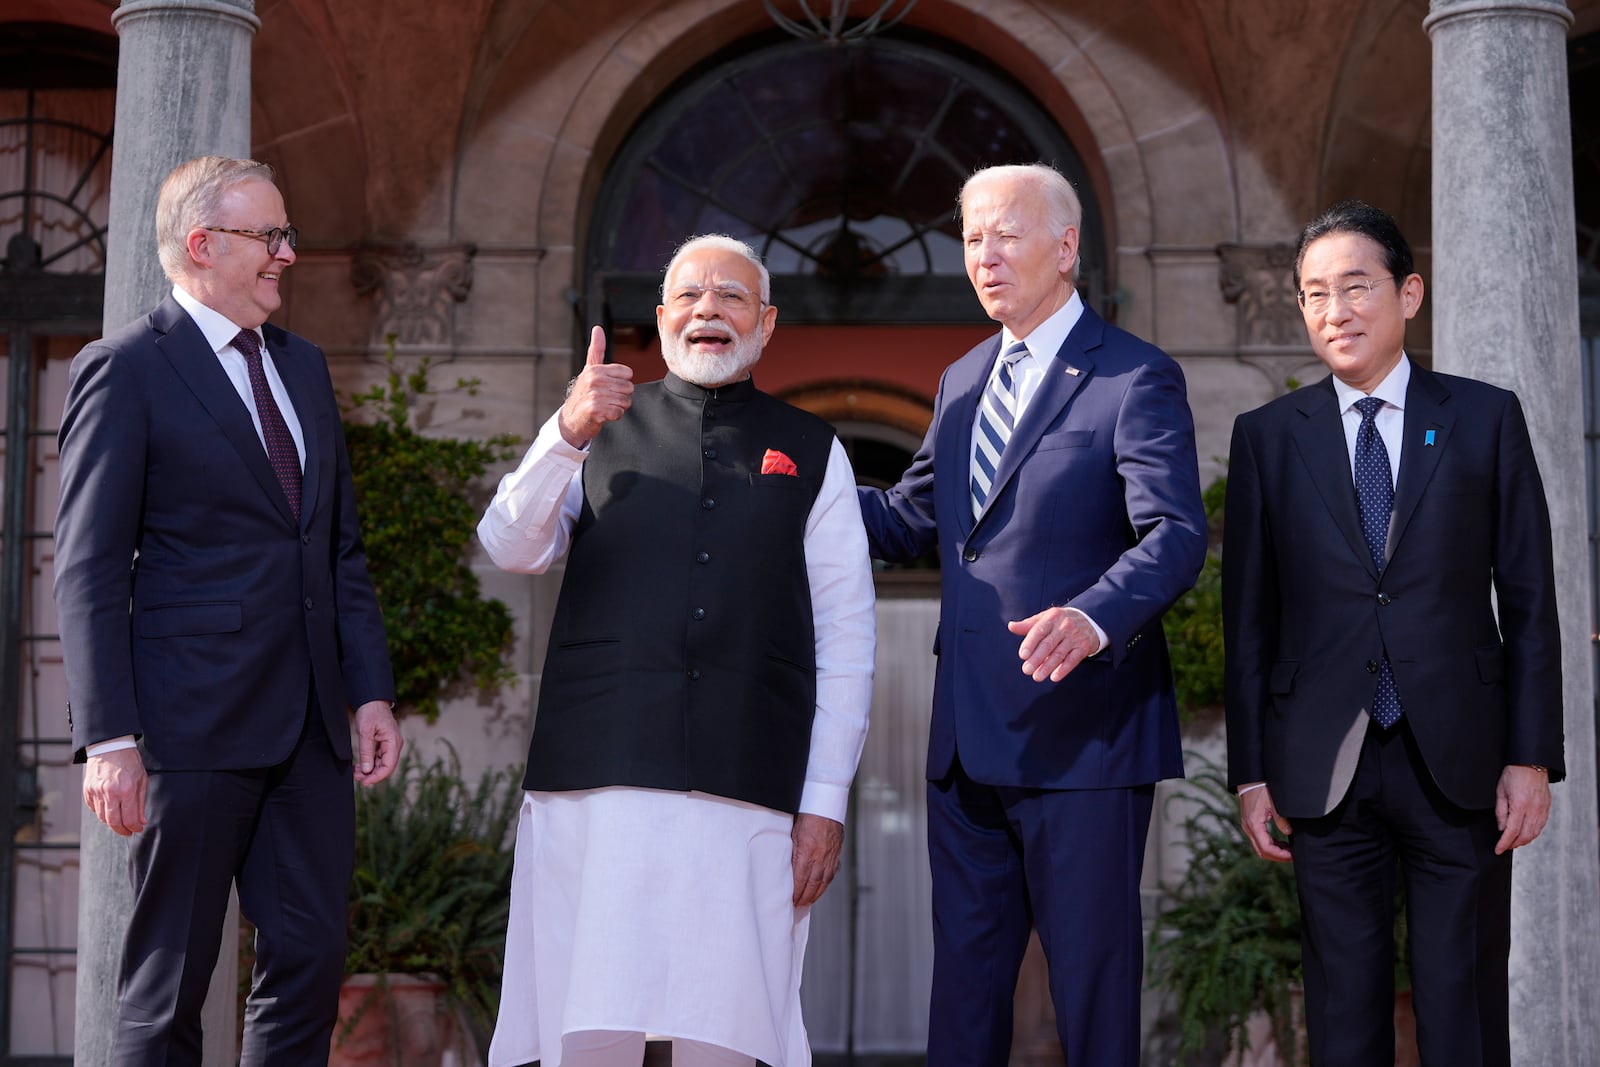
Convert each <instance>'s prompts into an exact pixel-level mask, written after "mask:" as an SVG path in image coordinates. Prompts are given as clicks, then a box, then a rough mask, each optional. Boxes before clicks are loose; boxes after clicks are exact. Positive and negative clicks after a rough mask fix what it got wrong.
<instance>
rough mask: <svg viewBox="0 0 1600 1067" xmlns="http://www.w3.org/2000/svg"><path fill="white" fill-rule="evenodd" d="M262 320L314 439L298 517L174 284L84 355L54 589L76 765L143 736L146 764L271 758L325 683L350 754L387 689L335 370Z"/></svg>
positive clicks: (331, 713)
mask: <svg viewBox="0 0 1600 1067" xmlns="http://www.w3.org/2000/svg"><path fill="white" fill-rule="evenodd" d="M264 333H265V334H266V338H267V346H268V349H269V350H270V351H271V353H272V359H273V362H274V363H275V364H276V366H277V368H278V372H279V375H280V376H281V377H282V379H283V383H284V386H285V387H286V388H287V390H288V392H289V395H290V397H291V400H292V403H293V404H294V409H295V412H296V414H297V416H298V418H299V421H300V425H301V428H302V429H303V431H304V436H305V447H306V463H305V477H304V482H303V487H302V488H303V496H302V502H301V516H300V521H299V522H298V524H297V523H296V522H295V520H294V517H293V514H292V513H291V512H290V510H289V504H288V501H287V500H286V499H285V498H284V495H283V490H282V489H281V488H280V487H279V484H278V481H277V479H276V478H275V477H274V475H273V472H272V468H271V466H270V464H269V463H268V462H267V455H266V450H265V449H264V448H263V446H262V444H261V439H260V438H259V437H257V436H256V432H255V427H254V425H253V424H252V423H251V419H250V412H249V410H248V409H247V408H246V407H245V405H244V403H243V401H241V400H240V398H239V394H238V393H237V392H236V391H235V390H234V388H233V385H232V384H231V383H230V382H229V380H228V377H227V375H226V373H224V371H223V369H222V365H221V364H220V363H219V362H218V360H217V358H216V355H215V353H213V351H212V350H211V346H210V345H209V344H208V343H207V342H206V340H205V337H204V335H203V334H202V333H201V332H200V328H199V327H198V326H196V325H195V323H194V320H193V319H191V318H190V317H189V315H188V313H187V312H185V311H184V310H183V308H182V307H181V306H179V305H178V303H177V302H176V301H175V300H173V299H172V298H171V297H170V296H169V297H168V298H167V299H166V300H164V301H163V302H162V303H161V305H160V306H159V307H157V308H156V309H155V311H153V312H151V313H150V314H149V315H148V316H146V317H145V318H144V319H142V320H140V321H138V322H135V323H133V324H131V325H129V326H127V327H125V328H124V329H122V330H119V331H117V332H116V333H114V334H112V335H111V336H109V337H106V338H104V339H102V340H99V341H96V342H94V343H92V344H90V345H89V346H88V347H87V348H85V349H84V350H83V351H82V352H80V353H79V354H78V356H77V357H76V358H75V359H74V360H73V362H72V371H71V378H70V381H69V384H68V389H67V403H66V413H65V415H64V416H63V419H62V423H61V434H60V445H61V504H60V509H59V512H58V514H57V518H56V583H55V592H56V606H57V612H58V616H59V623H60V630H61V644H62V652H63V656H64V658H65V661H66V671H67V688H68V693H69V696H70V700H71V704H70V715H71V719H72V737H73V746H74V748H75V750H76V757H75V758H76V759H78V760H79V761H81V760H82V759H83V758H84V747H85V746H86V745H89V744H91V743H93V742H96V741H102V740H105V739H107V738H111V737H116V736H120V735H122V734H135V735H138V736H139V737H140V738H141V743H140V747H141V749H142V751H143V755H144V760H145V764H146V766H147V767H149V768H151V769H167V770H192V769H201V768H207V769H243V768H251V767H266V766H271V765H273V764H275V763H278V762H281V761H282V760H283V759H284V758H285V757H287V756H288V754H289V752H290V750H291V748H292V747H293V745H294V743H295V741H296V739H297V738H298V737H299V735H300V731H301V728H302V726H303V725H304V724H305V714H306V699H307V695H308V694H309V693H312V692H314V693H315V696H316V699H317V702H318V707H319V709H320V711H321V717H322V721H323V723H324V724H325V726H326V728H327V731H328V736H329V738H330V739H331V741H332V743H333V746H334V750H335V751H336V752H337V753H339V754H340V755H341V756H342V757H343V758H346V759H348V758H350V726H349V717H348V707H349V706H351V705H357V706H359V705H360V704H362V703H364V702H366V701H368V700H377V699H392V698H393V696H394V679H393V676H392V674H391V672H390V668H389V658H388V652H387V649H386V647H385V642H384V630H383V621H382V618H381V617H380V615H379V612H378V604H377V600H376V598H375V597H374V595H373V591H372V583H371V581H370V580H369V578H368V576H367V566H366V558H365V556H364V555H363V552H362V548H361V538H360V535H359V531H358V528H357V523H356V507H355V499H354V492H353V489H352V486H351V481H350V462H349V458H348V456H347V455H346V453H345V445H344V433H343V430H342V427H341V424H340V419H339V408H338V404H337V402H336V401H335V399H334V394H333V386H332V382H331V381H330V379H329V377H328V370H327V365H326V363H325V361H324V359H323V356H322V352H321V351H320V350H319V349H317V348H316V347H315V346H314V345H311V344H309V343H307V342H306V341H304V340H302V339H300V338H298V337H295V336H294V335H292V334H289V333H286V332H285V331H283V330H280V329H278V328H277V327H275V326H271V325H268V326H266V327H265V329H264Z"/></svg>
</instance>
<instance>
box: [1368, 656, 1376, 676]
mask: <svg viewBox="0 0 1600 1067" xmlns="http://www.w3.org/2000/svg"><path fill="white" fill-rule="evenodd" d="M1367 673H1368V674H1377V673H1378V661H1377V660H1375V659H1369V660H1367Z"/></svg>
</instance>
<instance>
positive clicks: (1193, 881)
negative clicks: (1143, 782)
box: [1150, 761, 1301, 1053]
mask: <svg viewBox="0 0 1600 1067" xmlns="http://www.w3.org/2000/svg"><path fill="white" fill-rule="evenodd" d="M1178 796H1181V797H1182V798H1183V799H1184V800H1186V801H1190V802H1193V803H1194V804H1195V805H1196V807H1195V808H1194V810H1193V811H1191V812H1190V813H1189V814H1188V815H1187V816H1186V817H1185V818H1184V820H1183V834H1184V838H1185V840H1186V841H1187V842H1188V844H1189V848H1190V850H1191V852H1190V858H1189V867H1188V869H1187V870H1186V871H1185V872H1184V876H1183V879H1182V880H1181V881H1180V882H1179V883H1178V884H1177V886H1175V887H1171V888H1170V889H1169V890H1168V893H1169V899H1170V900H1171V906H1170V907H1168V908H1167V910H1166V911H1164V912H1163V913H1162V914H1161V915H1160V916H1159V917H1157V919H1156V922H1155V926H1154V928H1153V929H1152V931H1151V933H1150V974H1151V976H1152V978H1154V979H1155V980H1156V981H1157V982H1159V983H1160V984H1161V985H1163V986H1165V987H1166V988H1167V989H1169V990H1171V991H1172V992H1173V993H1174V994H1175V995H1176V998H1177V1021H1178V1027H1179V1040H1180V1044H1179V1051H1180V1052H1182V1053H1188V1052H1194V1051H1196V1050H1198V1049H1200V1048H1201V1047H1203V1046H1204V1045H1205V1042H1206V1038H1207V1037H1208V1036H1209V1035H1210V1034H1211V1033H1212V1032H1214V1031H1219V1030H1221V1031H1225V1032H1227V1033H1228V1034H1229V1035H1230V1036H1232V1038H1233V1040H1234V1043H1235V1046H1236V1047H1239V1048H1244V1047H1248V1038H1247V1037H1246V1034H1245V1020H1246V1019H1247V1018H1248V1017H1249V1016H1250V1014H1251V1013H1252V1012H1254V1011H1255V1010H1256V1009H1258V1008H1259V1009H1262V1010H1264V1011H1266V1013H1267V1014H1268V1015H1269V1016H1270V1017H1271V1018H1272V1021H1273V1033H1274V1036H1275V1038H1276V1040H1277V1043H1278V1047H1279V1048H1280V1049H1289V1048H1293V1047H1294V1044H1293V1037H1292V1034H1293V1016H1292V1005H1291V1003H1290V990H1291V989H1292V988H1294V987H1295V986H1298V985H1299V984H1300V982H1301V970H1300V902H1299V899H1298V898H1297V897H1296V895H1295V882H1294V867H1293V865H1291V864H1288V863H1270V862H1268V861H1266V860H1263V859H1261V858H1259V857H1258V856H1257V855H1256V854H1255V850H1254V849H1252V848H1251V847H1250V842H1249V840H1248V839H1247V838H1246V837H1245V835H1244V830H1243V828H1242V827H1241V826H1240V825H1239V805H1238V802H1237V801H1236V800H1235V799H1234V796H1233V793H1232V791H1230V790H1229V789H1228V783H1227V779H1226V777H1225V775H1224V774H1223V771H1222V769H1221V768H1220V767H1218V766H1217V765H1216V764H1214V763H1211V762H1209V761H1200V769H1199V771H1198V772H1197V773H1193V774H1191V775H1190V776H1189V778H1188V780H1187V781H1186V783H1185V789H1184V792H1183V793H1182V794H1177V795H1175V796H1174V798H1173V799H1177V797H1178Z"/></svg>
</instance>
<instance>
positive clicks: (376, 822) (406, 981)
mask: <svg viewBox="0 0 1600 1067" xmlns="http://www.w3.org/2000/svg"><path fill="white" fill-rule="evenodd" d="M521 798H522V792H521V789H520V772H519V771H518V770H516V769H512V768H506V769H501V770H497V771H488V772H485V773H484V774H483V776H482V777H481V778H480V779H479V780H478V782H477V784H476V786H468V785H467V784H466V783H465V782H463V781H462V780H461V776H460V763H459V760H458V759H457V757H456V754H455V752H454V750H453V749H447V752H446V754H445V755H442V756H440V757H438V758H436V759H434V760H433V761H432V762H431V763H423V762H422V761H421V760H420V759H418V758H417V757H416V756H415V754H414V752H407V753H406V755H405V756H404V757H403V758H402V760H401V762H400V766H399V768H398V769H397V770H396V771H395V773H394V774H393V775H392V776H391V777H390V779H389V780H388V781H386V782H384V783H382V784H381V785H378V786H375V787H373V788H372V789H363V790H361V791H360V792H359V794H358V796H357V799H356V864H355V876H354V878H353V879H352V880H351V885H350V922H349V945H348V948H347V951H346V955H345V974H346V975H347V979H346V983H345V987H344V989H343V990H342V992H341V995H340V1023H339V1026H338V1028H337V1029H336V1031H335V1034H334V1058H333V1060H332V1061H331V1062H332V1063H333V1064H335V1065H339V1064H356V1063H373V1064H379V1063H381V1064H392V1065H396V1067H399V1065H405V1067H413V1065H415V1067H424V1065H426V1064H432V1065H437V1064H438V1063H439V1062H440V1055H441V1054H442V1052H443V1051H444V1049H445V1048H446V1047H448V1046H450V1045H451V1044H452V1042H454V1043H455V1044H457V1045H458V1046H461V1047H465V1046H467V1045H468V1044H469V1042H470V1045H471V1047H476V1048H483V1047H486V1046H487V1037H488V1035H489V1033H490V1032H491V1031H492V1029H493V1025H494V1019H495V1013H496V1009H497V1006H498V1002H499V993H500V975H501V970H502V964H503V958H504V945H505V935H506V920H507V916H508V914H509V910H510V899H511V867H512V850H511V835H512V834H513V832H514V828H515V825H516V819H517V813H518V810H519V807H520V803H521ZM454 1020H460V1021H461V1023H462V1024H463V1026H464V1028H465V1031H466V1032H464V1033H459V1034H456V1035H452V1033H451V1029H452V1026H453V1023H454ZM390 1046H394V1047H390Z"/></svg>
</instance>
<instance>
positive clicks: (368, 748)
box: [356, 700, 405, 785]
mask: <svg viewBox="0 0 1600 1067" xmlns="http://www.w3.org/2000/svg"><path fill="white" fill-rule="evenodd" d="M404 747H405V742H404V741H402V740H401V739H400V727H399V726H398V725H396V723H395V721H394V710H393V709H392V708H391V707H390V706H389V702H388V701H387V700H369V701H367V702H366V703H365V704H363V705H361V706H360V707H359V708H357V709H356V781H358V782H360V783H361V784H362V785H377V784H378V783H379V782H381V781H383V780H384V779H385V778H387V777H389V775H391V774H393V773H394V769H395V768H396V767H398V766H399V765H400V750H401V749H402V748H404Z"/></svg>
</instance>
